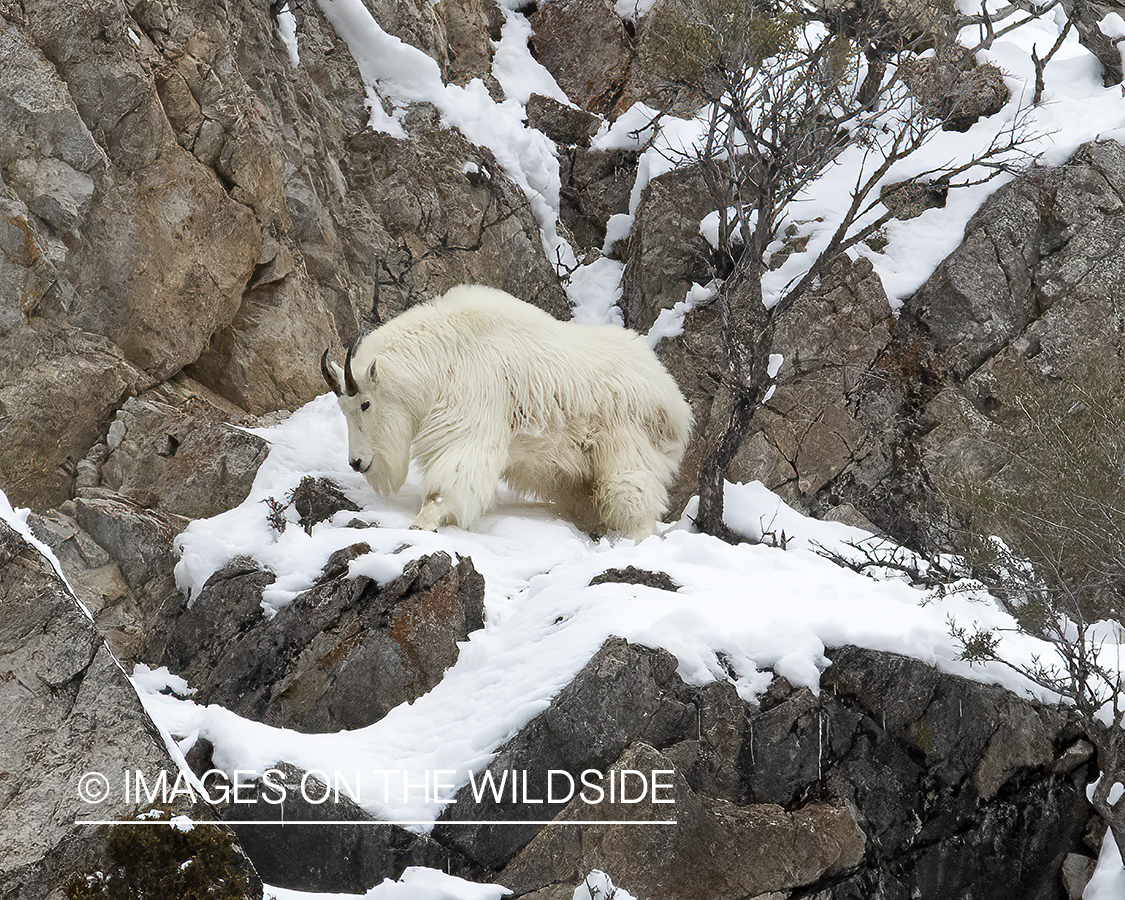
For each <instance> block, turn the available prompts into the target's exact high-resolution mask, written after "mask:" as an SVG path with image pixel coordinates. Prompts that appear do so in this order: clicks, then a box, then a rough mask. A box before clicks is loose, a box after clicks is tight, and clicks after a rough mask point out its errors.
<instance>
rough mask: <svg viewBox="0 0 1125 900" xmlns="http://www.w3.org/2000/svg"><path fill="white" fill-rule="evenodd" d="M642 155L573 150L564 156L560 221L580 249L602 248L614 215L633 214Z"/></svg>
mask: <svg viewBox="0 0 1125 900" xmlns="http://www.w3.org/2000/svg"><path fill="white" fill-rule="evenodd" d="M637 159H638V154H637V153H636V151H632V150H583V149H576V150H572V151H571V152H570V153H569V154H568V155H566V156H564V157H563V160H562V162H561V167H562V191H561V196H560V200H561V207H560V210H559V218H560V219H562V221H563V224H564V225H566V227H567V228H568V229H569V230H570V233H571V235H573V238H574V243H575V244H576V245H577V246H579V247H586V248H593V249H601V247H602V245H603V244H604V243H605V235H606V223H608V222H609V218H610V216H613V215H617V214H620V213H627V212H629V197H630V195H631V193H632V190H633V181H634V180H635V178H636V174H637Z"/></svg>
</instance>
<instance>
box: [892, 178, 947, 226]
mask: <svg viewBox="0 0 1125 900" xmlns="http://www.w3.org/2000/svg"><path fill="white" fill-rule="evenodd" d="M948 195H949V186H948V185H945V184H935V183H933V182H929V181H900V182H897V183H896V184H887V185H884V186H883V187H881V188H880V189H879V200H880V202H882V204H883V205H884V206H885V207H886V208H887V209H888V210H890V211H891V213H893V214H894V217H895V218H896V219H913V218H916V217H917V216H920V215H922V213H924V212H925V211H926V210H927V209H942V208H944V207H945V200H946V197H948Z"/></svg>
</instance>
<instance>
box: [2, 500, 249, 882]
mask: <svg viewBox="0 0 1125 900" xmlns="http://www.w3.org/2000/svg"><path fill="white" fill-rule="evenodd" d="M0 703H2V705H3V709H4V711H5V726H4V728H3V729H2V730H0V770H2V771H3V772H4V773H5V775H4V778H3V780H2V782H0V846H2V847H3V852H2V853H0V894H3V896H5V897H19V898H21V900H39V898H46V897H61V896H62V895H63V889H64V888H65V887H66V885H67V884H68V883H69V882H70V880H71V878H72V877H79V878H81V877H82V876H84V875H85V874H93V873H94V872H95V871H102V872H105V873H111V872H113V871H114V868H115V863H114V861H113V858H112V849H113V846H114V840H115V834H116V833H117V832H120V831H122V830H123V829H125V828H126V826H118V828H117V829H116V830H115V829H109V828H101V827H90V826H80V825H75V821H76V820H79V819H97V820H102V819H110V820H114V819H127V818H132V817H133V816H135V815H136V814H138V813H140V812H144V811H146V809H147V807H148V805H149V804H147V803H144V804H141V803H137V802H135V795H134V798H130V797H127V796H126V795H125V793H124V790H125V780H124V779H125V773H126V771H128V772H130V773H135V772H139V773H141V774H142V775H143V776H144V777H145V779H146V780H147V781H148V783H150V784H155V783H157V780H158V779H159V778H160V777H161V773H167V774H166V775H164V777H165V778H167V779H168V783H169V784H172V783H173V782H174V780H175V777H176V773H177V769H176V765H175V763H173V762H172V760H171V758H170V757H169V756H168V752H167V750H166V749H165V747H164V742H163V740H162V739H161V737H160V734H159V733H158V732H157V730H156V727H155V726H154V725H153V724H152V722H151V720H150V719H149V718H148V716H147V715H146V714H145V712H144V709H143V708H142V707H141V704H140V701H139V700H138V699H137V695H136V693H135V692H134V691H133V688H132V686H131V685H130V684H129V682H128V681H127V679H126V678H125V676H124V673H123V672H122V671H121V667H120V666H119V665H118V664H117V661H116V660H115V659H114V658H113V655H112V654H111V653H110V652H109V650H108V648H107V647H106V646H105V644H104V642H103V641H102V639H101V637H100V635H99V634H98V632H97V630H96V629H95V628H94V626H93V623H92V622H91V621H90V620H89V618H88V617H87V616H86V615H84V614H83V612H82V611H81V610H80V608H79V606H78V604H77V603H76V601H75V599H74V597H73V596H72V595H71V594H70V592H69V591H68V590H67V589H66V586H65V585H64V584H63V582H62V581H61V580H60V579H59V578H58V576H57V575H56V574H55V572H54V570H53V569H52V567H51V565H50V563H48V562H47V561H46V560H45V559H44V558H43V557H42V556H41V555H40V554H39V552H38V551H37V550H36V549H35V548H34V547H32V546H31V544H29V543H28V542H27V541H26V540H25V539H24V538H23V537H21V536H20V535H19V534H17V533H16V532H15V531H14V530H13V529H12V528H10V527H9V526H8V525H7V524H6V523H4V522H0ZM88 772H94V773H99V774H100V775H104V776H105V778H106V779H107V781H106V785H107V786H108V789H109V793H108V795H107V796H106V798H105V800H104V801H102V802H98V803H94V802H84V801H83V800H82V798H81V796H80V794H79V790H80V787H79V779H80V778H81V777H82V776H83V775H84V774H85V773H88ZM134 777H135V776H134ZM85 784H86V785H87V788H93V787H94V783H93V781H91V780H89V779H88V780H87V782H85ZM171 808H172V811H173V813H176V814H179V813H184V814H188V815H190V816H191V817H192V818H194V819H197V820H201V821H206V820H209V819H211V816H210V814H209V812H208V811H207V809H206V807H205V806H204V805H202V804H194V805H192V804H188V803H187V800H186V798H185V797H184V796H183V795H182V794H181V795H180V796H179V797H178V798H177V799H176V800H175V801H174V802H173V804H172V807H171ZM120 837H121V838H122V839H127V835H123V836H120ZM107 848H108V849H107ZM232 859H233V860H234V862H235V865H236V866H241V872H240V873H239V874H240V876H241V877H244V878H245V880H246V884H247V885H248V886H249V888H250V889H249V890H247V892H246V894H245V896H247V897H252V896H256V894H254V890H255V889H256V890H257V892H258V894H260V893H261V884H260V882H258V881H257V878H256V876H254V874H253V869H252V868H250V867H249V866H248V865H247V864H246V863H245V860H244V859H242V861H241V862H238V857H237V853H235V854H234V856H233V857H232Z"/></svg>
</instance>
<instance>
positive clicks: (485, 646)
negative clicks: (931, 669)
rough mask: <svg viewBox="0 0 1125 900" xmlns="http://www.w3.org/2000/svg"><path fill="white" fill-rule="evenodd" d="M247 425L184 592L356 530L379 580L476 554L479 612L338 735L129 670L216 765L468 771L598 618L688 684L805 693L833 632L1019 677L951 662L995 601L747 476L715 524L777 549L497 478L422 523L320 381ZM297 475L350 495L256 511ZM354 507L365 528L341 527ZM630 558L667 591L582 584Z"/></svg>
mask: <svg viewBox="0 0 1125 900" xmlns="http://www.w3.org/2000/svg"><path fill="white" fill-rule="evenodd" d="M257 433H259V434H260V435H261V436H262V437H264V438H265V439H267V440H268V441H269V442H270V444H271V448H272V449H271V453H270V456H269V458H268V459H267V461H266V463H265V464H264V465H263V466H262V468H261V469H260V471H259V473H258V477H257V480H256V482H255V485H254V487H253V489H252V491H251V493H250V496H249V497H248V498H247V500H246V501H245V502H244V503H243V504H242V505H241V506H239V507H238V508H236V509H234V510H231V511H229V512H226V513H223V514H222V515H219V516H216V517H214V518H212V519H207V520H200V521H196V522H193V523H192V524H191V525H190V526H189V527H188V529H187V530H186V531H185V532H184V533H183V535H181V537H180V538H179V539H178V543H179V545H180V547H181V550H182V560H181V562H180V564H179V566H178V567H177V575H178V577H179V579H180V584H181V586H182V587H183V588H185V589H186V590H190V591H191V592H192V593H193V595H194V594H196V593H197V592H198V591H199V589H200V588H201V586H202V585H203V583H204V582H205V581H206V579H207V577H208V576H209V575H210V574H211V573H212V572H214V571H216V570H217V569H218V568H219V567H221V566H222V565H223V564H224V563H225V562H226V561H227V560H229V559H230V558H232V557H234V556H236V555H246V556H250V557H253V558H254V559H256V560H258V561H259V562H260V563H261V564H262V565H263V566H265V567H267V568H269V569H270V570H271V571H273V572H274V573H275V574H276V576H277V578H276V581H275V582H274V585H273V587H272V588H271V589H269V590H268V591H267V592H266V599H265V605H266V607H267V611H270V610H275V609H277V608H279V607H280V606H282V605H284V604H285V603H287V602H289V601H291V600H292V598H293V597H294V596H295V595H296V594H297V593H298V592H299V591H301V590H303V589H305V588H307V587H309V586H311V585H312V584H313V582H314V580H315V578H316V577H317V575H318V574H319V572H320V570H321V567H322V566H323V564H324V562H325V561H326V560H327V558H328V556H329V555H330V554H331V553H332V552H333V551H334V550H336V549H339V548H341V547H344V546H348V545H350V544H353V543H355V542H356V541H358V540H363V541H366V542H367V543H369V544H370V545H371V546H372V548H373V550H372V552H371V553H370V554H368V555H365V556H362V557H360V558H358V559H356V560H354V561H353V562H352V563H351V568H350V574H352V575H353V576H354V575H358V574H364V575H368V576H370V577H373V578H375V579H376V580H378V581H381V582H383V581H388V580H390V579H392V578H394V577H396V576H397V575H398V574H399V573H400V572H401V570H402V567H403V565H404V564H405V562H406V560H408V559H411V558H414V557H416V556H419V555H422V554H424V553H431V552H434V551H436V550H445V551H446V552H449V553H451V554H457V555H459V556H469V557H471V558H472V560H473V563H474V565H475V566H476V567H477V569H478V570H479V571H480V572H481V573H482V574H483V575H484V578H485V585H486V588H485V590H486V594H485V610H486V613H485V621H486V624H485V627H484V629H483V630H480V631H477V632H475V633H474V634H472V635H471V636H470V638H469V640H468V641H466V642H464V643H462V644H461V647H460V656H459V659H458V661H457V663H456V664H455V665H454V666H453V667H452V668H451V669H449V671H448V672H447V673H446V675H445V678H444V679H443V680H442V682H441V683H440V684H438V685H437V686H436V687H435V688H434V689H433V690H432V691H430V692H429V693H428V694H426V695H425V696H423V697H420V698H419V699H417V700H416V701H415V702H413V703H412V704H406V705H403V706H400V707H398V708H396V709H394V710H393V711H392V712H391V713H390V714H389V715H388V716H387V717H386V718H384V719H383V720H381V721H379V722H376V723H375V724H373V725H370V726H368V727H366V728H362V729H358V730H355V731H349V732H342V733H338V734H307V735H306V734H299V733H297V732H294V731H289V730H285V729H279V728H273V727H270V726H266V725H262V724H260V723H256V722H250V721H247V720H244V719H241V718H239V717H238V716H235V715H234V714H233V713H231V712H230V711H228V710H225V709H222V708H219V707H216V706H208V707H204V706H200V705H197V704H196V703H193V702H191V701H190V700H177V699H175V698H174V697H171V696H168V695H162V694H159V693H158V691H159V689H160V687H161V686H163V684H164V682H165V680H166V679H165V678H164V677H163V675H162V673H147V672H144V673H141V674H142V677H139V678H137V679H135V680H136V683H137V686H138V689H139V690H140V691H141V693H142V696H143V699H144V701H145V704H146V707H147V708H148V709H149V711H150V713H151V714H152V715H153V717H154V718H155V719H156V721H157V722H158V723H160V725H161V726H162V727H163V728H165V729H167V730H168V731H170V732H172V733H174V734H176V735H180V736H192V737H193V736H194V735H196V734H198V735H202V736H205V737H207V738H208V739H209V740H211V741H212V743H213V744H214V745H215V762H216V764H217V765H218V766H220V767H222V768H225V769H227V770H228V771H229V770H233V769H235V768H239V769H249V770H253V771H259V772H260V771H262V770H264V769H265V768H267V767H268V766H270V765H271V764H273V763H275V762H278V761H281V760H287V761H289V762H292V763H294V764H296V765H298V766H300V767H302V768H305V769H316V770H321V771H324V772H335V771H340V772H348V773H351V772H355V771H357V770H360V771H372V770H393V771H396V772H417V773H425V772H431V771H435V770H450V771H452V772H453V773H455V774H454V775H453V776H451V779H450V780H451V781H452V782H453V783H455V784H456V785H461V784H464V783H466V782H467V780H468V776H469V772H470V771H479V770H480V769H482V768H483V767H485V766H486V765H487V764H488V762H489V761H490V760H491V758H492V756H493V754H494V753H495V752H496V750H497V748H498V747H499V746H500V745H501V744H502V743H503V742H504V741H505V740H507V739H508V738H510V737H511V736H513V735H514V734H515V733H516V732H517V731H519V729H520V728H521V727H522V726H523V725H525V724H526V723H527V722H528V721H529V720H530V719H531V718H532V717H533V716H535V715H536V714H537V713H538V712H540V711H541V710H543V709H545V708H546V707H547V706H548V705H549V703H550V701H551V699H552V697H554V695H555V694H557V693H558V691H560V690H561V689H562V688H563V687H564V686H565V685H566V684H567V683H568V682H569V681H570V680H571V679H572V678H573V676H574V675H575V674H576V673H577V672H578V670H579V669H580V668H581V667H582V666H583V665H584V664H585V663H586V662H587V661H588V660H589V658H590V657H591V656H592V655H593V654H594V653H595V652H596V651H597V649H598V648H599V647H600V646H601V644H602V643H603V642H604V641H605V640H606V638H608V637H609V636H611V635H619V636H622V637H625V638H627V639H629V640H631V641H636V642H639V643H642V644H645V645H648V646H651V647H663V648H666V649H667V650H669V651H671V652H672V653H673V654H675V656H676V657H677V659H678V660H679V672H680V675H681V676H682V677H683V678H684V679H685V680H686V681H688V682H689V683H692V684H697V685H698V684H704V683H707V682H709V681H712V680H715V679H730V680H732V681H733V683H734V684H735V686H736V687H737V689H738V691H739V693H740V695H741V696H743V697H744V698H746V699H752V698H753V697H754V696H755V695H756V694H757V693H758V692H760V691H761V690H763V689H764V688H765V687H766V685H767V684H768V683H769V680H770V678H771V677H772V675H771V671H767V669H768V670H772V672H776V673H779V674H782V675H785V676H786V677H787V678H788V679H789V680H790V681H791V682H793V683H794V684H798V685H807V686H809V687H810V688H813V689H814V690H815V689H816V688H817V686H818V683H819V677H820V673H821V671H823V669H824V668H825V667H826V666H827V665H829V664H830V659H831V655H832V653H831V650H830V649H828V648H831V647H835V646H841V645H844V644H857V645H860V646H863V647H868V648H871V649H876V650H885V651H892V652H897V653H905V654H909V655H911V656H914V657H917V658H918V659H921V660H924V661H926V662H928V663H931V664H933V665H935V666H937V667H938V668H940V669H942V670H944V671H950V672H956V673H959V674H962V675H966V676H968V677H970V678H978V679H986V680H994V681H998V682H1000V683H1003V684H1006V685H1008V686H1009V687H1011V688H1012V689H1014V690H1019V691H1023V690H1027V689H1029V686H1028V685H1026V684H1024V683H1022V682H1021V681H1020V680H1019V679H1018V677H1017V676H1015V675H1014V674H1013V673H1012V672H1011V671H1010V670H1008V669H1006V668H1002V667H998V668H993V669H987V668H986V669H982V668H979V667H977V668H972V669H970V668H969V667H968V666H967V665H966V664H964V663H962V662H959V661H958V660H957V649H956V646H955V642H954V641H953V639H952V638H951V637H950V635H949V628H948V622H947V620H948V618H949V617H950V616H953V617H955V618H956V619H957V621H959V622H960V623H962V624H965V625H968V624H971V623H973V622H978V623H980V624H981V625H983V626H986V627H989V628H999V629H1006V628H1011V627H1012V626H1014V622H1013V621H1012V620H1011V619H1010V617H1009V616H1008V615H1007V614H1006V613H1005V612H1003V611H1002V610H1001V609H1000V608H998V606H997V605H996V604H995V603H994V602H992V601H991V600H990V599H988V598H974V597H970V596H964V595H962V596H952V597H946V598H944V599H933V598H928V597H927V596H926V595H924V594H923V593H921V592H920V591H918V590H916V589H915V588H913V587H911V586H910V585H908V584H906V583H905V582H903V581H901V580H897V579H888V580H883V581H876V580H873V579H870V578H866V577H863V576H860V575H857V574H855V573H853V572H851V571H849V570H847V569H843V568H840V567H838V566H836V565H835V564H833V563H832V562H830V561H828V560H826V559H824V558H823V557H822V556H820V555H818V554H817V553H816V552H814V550H813V543H814V542H815V543H819V544H821V545H824V546H826V547H833V548H837V549H846V548H845V545H844V543H843V542H845V541H847V540H854V539H860V538H863V537H866V535H865V534H864V533H863V532H859V531H857V530H855V529H852V528H848V527H846V526H843V525H839V524H834V523H827V522H818V521H814V520H810V519H806V518H804V517H802V516H801V515H799V514H798V513H796V512H794V511H793V510H791V509H789V508H788V507H786V506H785V505H784V504H783V503H781V501H780V500H779V499H778V498H777V497H776V496H775V495H773V494H771V493H770V492H769V491H767V490H766V489H765V488H763V487H762V486H761V485H758V484H751V485H731V486H730V487H729V488H728V496H727V505H728V508H729V513H728V521H729V523H730V524H731V525H732V527H735V528H737V529H739V530H740V531H741V532H743V533H746V534H749V535H751V536H757V535H760V534H761V533H762V532H772V533H774V534H775V535H777V536H778V537H779V538H780V536H781V535H782V533H784V535H785V543H786V547H787V549H784V550H783V549H780V548H775V547H771V546H767V545H766V544H750V543H746V544H740V545H738V546H730V545H728V544H725V543H723V542H722V541H719V540H717V539H715V538H712V537H709V536H707V535H702V534H698V533H695V532H693V531H692V530H691V528H690V523H689V521H688V519H687V518H686V517H685V519H684V520H683V521H681V522H680V523H678V524H676V525H674V526H671V527H670V528H669V529H668V530H667V531H666V532H665V533H664V534H663V535H658V536H654V537H651V538H649V539H647V540H645V541H643V542H642V543H640V544H636V545H634V543H633V542H632V541H629V540H609V539H602V540H600V541H597V542H594V541H593V540H591V539H590V538H589V537H587V536H585V535H583V534H581V533H579V532H578V531H577V530H576V529H575V528H574V527H573V526H572V525H570V524H569V523H568V522H566V521H564V520H561V519H559V518H557V517H555V515H554V514H553V512H552V511H551V509H550V508H548V507H547V506H545V505H542V504H536V503H532V502H528V501H526V500H522V499H520V498H518V497H515V496H513V495H511V494H504V495H503V496H502V497H501V502H500V504H499V505H498V507H497V508H496V509H495V510H494V511H493V513H491V514H490V515H489V516H487V517H486V518H485V519H484V521H483V522H482V523H481V526H480V529H479V531H477V532H475V533H469V532H464V531H461V530H459V529H456V528H443V529H441V531H440V532H439V533H436V534H435V533H430V532H419V531H412V530H409V528H408V526H409V523H410V522H411V521H412V519H413V516H414V515H415V512H416V510H417V508H418V506H419V505H420V503H421V496H420V491H419V486H418V481H417V479H416V478H413V477H412V478H411V479H410V481H408V483H407V485H406V487H404V488H403V490H402V491H401V492H400V493H399V494H398V495H397V496H395V497H392V498H389V499H381V498H379V497H377V496H376V495H375V494H374V493H373V492H372V491H371V490H370V488H369V487H368V486H367V485H366V483H365V482H364V481H363V480H362V477H361V476H359V475H357V474H356V473H354V472H352V471H351V469H350V468H349V467H348V465H347V461H346V443H345V426H344V422H343V418H342V415H341V414H340V412H339V409H338V406H337V404H336V402H335V398H334V397H333V396H332V395H331V394H326V395H324V396H322V397H320V398H318V399H317V400H315V401H313V402H312V403H310V404H308V405H307V406H305V407H304V408H303V409H301V410H299V411H298V412H297V413H296V414H295V415H294V416H293V417H292V418H290V419H289V420H287V421H286V422H284V423H282V424H280V425H278V426H276V427H274V428H270V429H263V430H260V431H258V432H257ZM306 474H313V475H317V476H326V477H330V478H332V479H334V480H335V481H336V482H337V483H338V484H340V485H341V486H342V487H344V489H345V491H346V493H348V494H349V496H350V497H351V498H352V499H354V500H355V501H356V502H357V503H358V504H359V505H360V506H361V507H362V508H363V512H362V513H360V514H358V516H357V514H356V513H352V512H344V513H340V514H338V515H337V516H336V518H335V520H333V521H326V522H323V523H320V524H318V525H316V526H315V527H314V528H313V530H312V534H311V535H308V534H306V533H305V532H304V530H303V529H301V528H300V527H299V526H297V525H296V524H294V525H292V526H291V527H288V528H286V529H285V531H284V533H282V534H280V535H279V534H278V533H277V532H276V531H274V530H273V529H272V528H271V527H270V526H269V525H268V524H267V522H266V515H267V513H268V512H269V508H268V506H267V505H266V504H265V503H263V502H262V501H263V500H264V499H266V498H267V497H274V498H276V499H282V498H284V496H285V495H286V493H287V492H288V491H290V490H291V489H292V488H294V487H295V486H296V485H297V483H298V482H299V481H300V480H301V478H302V477H303V476H305V475H306ZM289 515H294V512H293V510H292V509H290V510H289ZM356 517H358V518H361V519H363V520H364V521H368V522H371V523H372V524H373V526H374V525H375V524H377V525H378V527H371V528H368V529H363V530H357V529H356V528H354V527H345V524H346V523H347V522H349V521H351V520H352V519H353V518H356ZM404 547H405V549H402V548H404ZM630 565H632V566H637V567H639V568H642V569H650V570H656V571H663V572H667V573H668V574H669V575H670V576H671V577H672V578H673V579H674V580H675V581H676V582H677V583H679V584H681V585H682V588H681V589H680V590H679V591H678V592H676V593H671V592H667V591H660V590H656V589H653V588H647V587H643V586H637V585H630V584H602V585H597V586H595V587H590V586H589V582H590V580H591V578H593V576H595V575H597V574H599V573H601V572H603V571H604V570H606V569H608V568H623V567H626V566H630ZM924 601H927V602H924ZM1004 652H1005V653H1006V654H1007V656H1008V657H1009V658H1012V659H1015V660H1024V661H1028V660H1030V658H1031V656H1032V655H1033V654H1035V653H1042V654H1044V655H1046V653H1047V652H1048V650H1047V648H1046V647H1045V646H1043V645H1042V644H1040V643H1039V642H1038V641H1035V640H1032V639H1031V638H1028V637H1025V636H1021V635H1016V634H1010V635H1007V636H1006V637H1005V638H1004ZM178 687H179V686H178ZM420 777H421V776H419V778H420ZM419 778H413V779H411V781H412V782H413V783H417V782H418V781H419ZM370 787H371V790H370V791H369V792H367V793H366V794H364V795H362V796H361V802H362V805H364V806H365V807H366V808H367V809H369V810H370V811H371V812H372V813H374V814H376V815H378V816H380V817H384V818H387V819H391V820H395V821H400V822H409V823H412V824H413V826H414V827H416V828H418V829H420V830H425V829H427V828H428V826H429V824H430V823H431V822H432V821H433V819H434V817H435V816H436V815H438V814H439V813H440V811H441V807H440V804H439V803H436V802H426V799H425V798H424V797H422V796H421V795H420V791H416V792H414V794H412V795H411V796H410V797H409V798H408V799H405V800H404V799H403V797H402V791H401V789H400V788H399V787H398V785H397V784H396V782H395V780H394V777H392V782H391V790H390V799H391V802H390V803H389V804H387V805H385V804H384V803H383V802H382V801H383V799H385V798H384V797H383V796H382V792H383V787H382V782H381V781H380V782H378V783H375V782H372V783H371V784H370ZM415 794H416V795H417V796H415Z"/></svg>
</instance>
